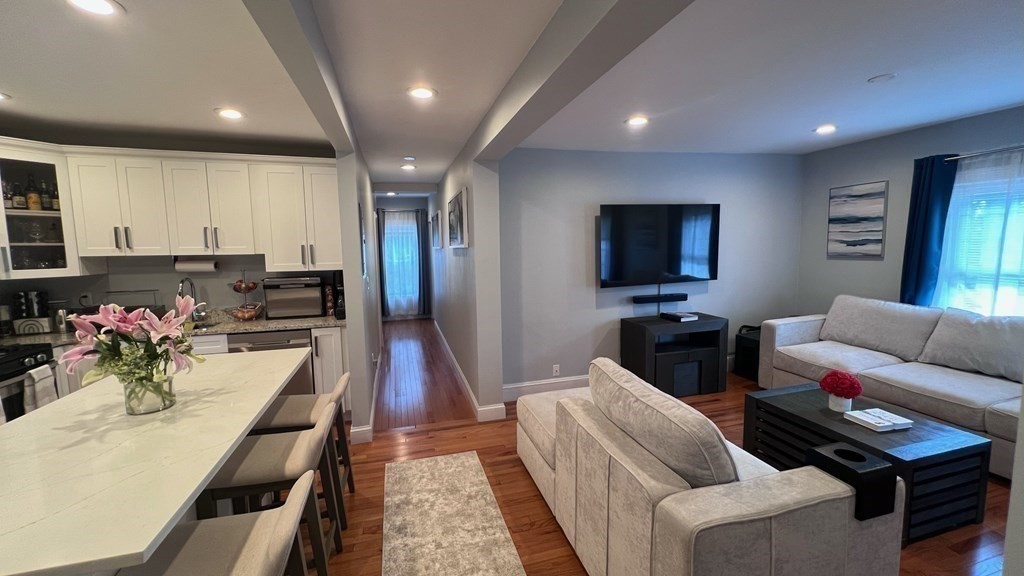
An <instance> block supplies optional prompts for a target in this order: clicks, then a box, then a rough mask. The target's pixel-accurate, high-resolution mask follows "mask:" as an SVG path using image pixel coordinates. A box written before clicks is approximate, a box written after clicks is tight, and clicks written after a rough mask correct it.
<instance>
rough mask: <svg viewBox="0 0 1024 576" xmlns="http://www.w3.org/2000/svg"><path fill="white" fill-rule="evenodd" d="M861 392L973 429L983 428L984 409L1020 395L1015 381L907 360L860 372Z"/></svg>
mask: <svg viewBox="0 0 1024 576" xmlns="http://www.w3.org/2000/svg"><path fill="white" fill-rule="evenodd" d="M859 378H860V382H861V384H862V385H863V386H864V395H865V396H867V397H868V398H875V399H877V400H881V401H883V402H889V403H890V404H896V405H898V406H903V407H905V408H909V409H911V410H916V411H917V412H921V413H922V414H927V415H928V416H934V417H935V418H939V419H941V420H945V421H947V422H952V423H953V424H958V425H960V426H965V427H967V428H971V429H972V430H982V431H984V430H985V410H986V409H987V408H988V407H989V406H992V405H993V404H998V403H1000V402H1003V401H1005V400H1010V399H1011V398H1020V396H1021V393H1022V390H1024V387H1022V386H1021V385H1020V384H1018V383H1016V382H1011V381H1009V380H1003V379H1002V378H993V377H991V376H985V375H982V374H975V373H973V372H963V371H961V370H954V369H953V368H947V367H945V366H935V365H934V364H923V363H920V362H908V363H906V364H898V365H895V366H884V367H882V368H875V369H873V370H868V371H866V372H861V373H860V375H859Z"/></svg>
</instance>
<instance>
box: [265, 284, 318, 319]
mask: <svg viewBox="0 0 1024 576" xmlns="http://www.w3.org/2000/svg"><path fill="white" fill-rule="evenodd" d="M263 293H264V297H265V298H266V301H267V302H266V305H267V310H266V316H267V319H268V320H276V319H279V318H309V317H313V316H323V315H324V295H323V287H322V286H321V280H320V278H318V277H308V278H264V279H263Z"/></svg>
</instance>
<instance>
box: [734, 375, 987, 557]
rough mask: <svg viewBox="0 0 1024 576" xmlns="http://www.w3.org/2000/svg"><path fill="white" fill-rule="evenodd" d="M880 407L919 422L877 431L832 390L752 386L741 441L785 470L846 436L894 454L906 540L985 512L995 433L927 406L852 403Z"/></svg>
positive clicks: (881, 455) (812, 386)
mask: <svg viewBox="0 0 1024 576" xmlns="http://www.w3.org/2000/svg"><path fill="white" fill-rule="evenodd" d="M865 408H882V409H884V410H888V411H889V412H892V413H894V414H898V415H900V416H903V417H904V418H909V419H911V420H913V421H914V426H913V428H910V429H908V430H897V431H892V432H875V431H873V430H870V429H868V428H865V427H863V426H861V425H860V424H856V423H854V422H851V421H849V420H846V419H845V418H843V415H842V414H841V413H839V412H834V411H832V410H829V408H828V394H827V393H825V391H823V390H821V389H820V388H819V387H818V385H817V384H805V385H801V386H791V387H787V388H779V389H774V390H762V391H759V392H751V393H749V394H747V398H746V407H745V413H744V419H743V448H744V449H745V450H746V451H747V452H750V453H751V454H753V455H754V456H757V457H758V458H760V459H761V460H763V461H765V462H767V463H768V464H771V465H772V466H774V467H775V468H778V469H779V470H788V469H791V468H799V467H801V466H803V465H804V461H805V457H806V453H807V450H808V449H810V448H816V447H818V446H822V445H825V444H831V443H833V442H846V443H848V444H852V445H853V446H856V447H857V448H860V449H861V450H864V451H865V452H869V453H871V454H874V455H875V456H878V457H879V458H883V459H885V460H886V461H888V462H889V463H890V464H892V465H893V467H895V468H896V474H897V475H899V476H900V477H901V478H903V481H904V482H905V483H906V490H907V497H906V506H905V508H904V521H903V544H904V545H906V544H908V543H910V542H915V541H917V540H921V539H924V538H928V537H930V536H935V535H936V534H940V533H942V532H947V531H949V530H953V529H954V528H959V527H960V526H964V525H967V524H972V523H978V522H981V521H982V520H983V519H984V517H985V493H986V490H987V489H988V461H989V457H990V455H991V450H992V441H991V440H989V439H988V438H984V437H982V436H979V435H977V434H972V433H970V432H968V431H966V430H962V429H960V428H955V427H953V426H949V425H947V424H942V423H940V422H936V421H935V420H932V419H930V418H928V417H927V416H925V415H923V414H919V413H917V412H913V411H911V410H907V409H905V408H900V407H898V406H892V405H890V404H885V403H883V402H876V401H872V400H866V399H863V398H857V399H854V401H853V409H854V410H863V409H865Z"/></svg>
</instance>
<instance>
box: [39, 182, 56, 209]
mask: <svg viewBox="0 0 1024 576" xmlns="http://www.w3.org/2000/svg"><path fill="white" fill-rule="evenodd" d="M39 201H40V203H41V204H42V205H43V210H53V196H50V187H49V186H47V185H46V179H44V178H40V179H39Z"/></svg>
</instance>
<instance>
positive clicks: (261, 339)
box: [228, 330, 313, 394]
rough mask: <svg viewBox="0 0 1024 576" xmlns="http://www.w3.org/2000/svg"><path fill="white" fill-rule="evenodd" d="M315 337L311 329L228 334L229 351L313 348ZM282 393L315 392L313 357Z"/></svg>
mask: <svg viewBox="0 0 1024 576" xmlns="http://www.w3.org/2000/svg"><path fill="white" fill-rule="evenodd" d="M312 346H313V339H312V337H311V336H310V334H309V330H285V331H282V332H251V333H247V334H228V353H229V354H233V353H236V352H262V351H264V350H286V349H289V348H312ZM281 393H282V394H312V393H313V361H312V357H310V358H309V359H307V360H306V362H305V363H304V364H303V365H302V366H300V367H299V371H298V372H296V373H295V376H293V377H292V380H291V382H289V383H288V384H286V385H285V387H284V390H282V391H281Z"/></svg>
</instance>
